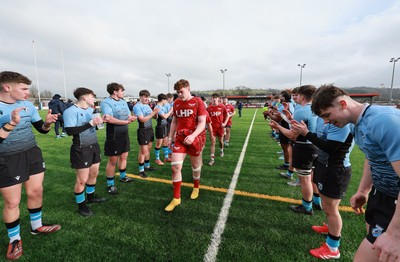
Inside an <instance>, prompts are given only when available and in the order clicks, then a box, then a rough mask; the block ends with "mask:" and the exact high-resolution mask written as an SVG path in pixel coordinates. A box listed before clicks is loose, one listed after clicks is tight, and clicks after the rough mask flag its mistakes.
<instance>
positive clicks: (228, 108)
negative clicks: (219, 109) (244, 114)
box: [225, 103, 235, 126]
mask: <svg viewBox="0 0 400 262" xmlns="http://www.w3.org/2000/svg"><path fill="white" fill-rule="evenodd" d="M225 108H226V112H227V113H228V114H233V113H234V112H235V107H234V106H233V105H231V104H229V103H228V104H226V105H225ZM227 125H228V126H231V125H232V117H230V118H229V120H228V123H227Z"/></svg>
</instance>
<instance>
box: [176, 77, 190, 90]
mask: <svg viewBox="0 0 400 262" xmlns="http://www.w3.org/2000/svg"><path fill="white" fill-rule="evenodd" d="M188 86H190V84H189V81H187V80H185V79H181V80H179V81H178V82H176V83H175V85H174V90H175V91H179V90H180V89H181V88H182V87H188Z"/></svg>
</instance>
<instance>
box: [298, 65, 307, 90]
mask: <svg viewBox="0 0 400 262" xmlns="http://www.w3.org/2000/svg"><path fill="white" fill-rule="evenodd" d="M297 66H300V86H301V80H302V78H303V68H304V67H305V66H306V64H302V65H301V64H298V65H297Z"/></svg>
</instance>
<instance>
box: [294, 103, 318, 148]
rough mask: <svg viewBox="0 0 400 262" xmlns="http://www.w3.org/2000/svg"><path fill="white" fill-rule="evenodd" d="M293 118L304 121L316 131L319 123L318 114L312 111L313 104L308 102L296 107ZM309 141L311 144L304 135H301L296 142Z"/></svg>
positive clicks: (309, 128) (311, 130) (310, 129)
mask: <svg viewBox="0 0 400 262" xmlns="http://www.w3.org/2000/svg"><path fill="white" fill-rule="evenodd" d="M293 119H294V120H296V121H297V122H299V123H301V121H303V122H304V123H305V124H306V125H307V128H308V130H309V131H310V132H312V133H316V132H315V128H316V125H317V116H316V115H315V114H314V113H313V112H312V111H311V104H306V105H304V106H301V105H298V106H296V107H295V110H294V113H293ZM299 141H300V142H307V143H309V144H311V142H310V141H308V140H306V139H305V138H304V136H302V135H299V136H298V137H297V140H296V142H299Z"/></svg>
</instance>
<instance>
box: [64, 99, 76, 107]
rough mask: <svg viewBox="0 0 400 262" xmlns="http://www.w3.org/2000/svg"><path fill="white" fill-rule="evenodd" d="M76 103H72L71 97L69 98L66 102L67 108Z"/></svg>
mask: <svg viewBox="0 0 400 262" xmlns="http://www.w3.org/2000/svg"><path fill="white" fill-rule="evenodd" d="M73 105H74V104H73V103H72V100H71V99H68V100H67V102H66V103H65V109H67V108H70V107H71V106H73Z"/></svg>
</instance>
